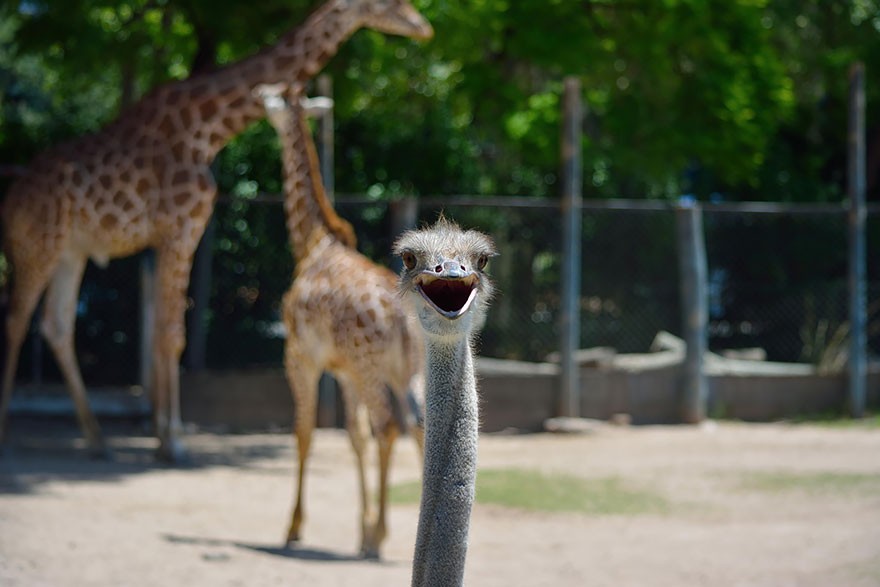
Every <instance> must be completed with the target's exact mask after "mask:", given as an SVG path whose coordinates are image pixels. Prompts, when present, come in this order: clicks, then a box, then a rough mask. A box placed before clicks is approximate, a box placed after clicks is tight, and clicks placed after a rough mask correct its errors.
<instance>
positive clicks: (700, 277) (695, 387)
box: [676, 198, 709, 424]
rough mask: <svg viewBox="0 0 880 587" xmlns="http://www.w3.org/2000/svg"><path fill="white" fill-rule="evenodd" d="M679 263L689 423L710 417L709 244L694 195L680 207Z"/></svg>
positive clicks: (685, 409)
mask: <svg viewBox="0 0 880 587" xmlns="http://www.w3.org/2000/svg"><path fill="white" fill-rule="evenodd" d="M676 229H677V237H678V265H679V275H680V280H681V285H680V289H681V312H682V328H683V330H684V339H685V342H686V343H687V351H686V354H685V359H684V377H683V386H684V390H683V396H682V403H681V415H682V420H684V421H685V422H687V423H689V424H696V423H698V422H701V421H702V420H703V419H704V418H705V417H706V402H707V399H708V395H709V394H708V381H707V379H706V374H705V372H704V369H703V360H704V358H705V356H706V351H707V349H708V333H707V325H708V322H709V318H708V314H709V308H708V299H707V283H706V280H707V275H708V270H707V267H706V244H705V240H704V237H703V213H702V209H701V208H700V205H699V204H698V203H697V202H695V201H693V200H692V199H685V198H682V200H681V202H680V204H679V206H678V208H677V209H676Z"/></svg>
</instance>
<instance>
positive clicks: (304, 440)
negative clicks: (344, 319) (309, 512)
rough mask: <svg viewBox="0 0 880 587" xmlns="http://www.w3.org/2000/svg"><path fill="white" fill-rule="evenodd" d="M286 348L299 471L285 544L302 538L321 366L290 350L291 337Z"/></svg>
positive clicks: (286, 364) (285, 363) (286, 363)
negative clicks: (307, 470)
mask: <svg viewBox="0 0 880 587" xmlns="http://www.w3.org/2000/svg"><path fill="white" fill-rule="evenodd" d="M287 346H288V349H287V351H286V352H285V361H284V366H285V372H286V374H287V381H288V383H289V384H290V390H291V393H292V394H293V404H294V410H295V412H294V426H293V428H294V436H295V438H296V444H297V454H298V456H299V458H298V461H299V463H298V465H299V466H298V471H297V478H296V494H295V496H294V507H293V514H292V516H291V519H290V526H289V527H288V530H287V540H286V544H290V543H292V542H296V541H298V540H299V539H300V538H301V536H302V535H301V529H302V524H303V521H304V519H305V515H304V513H303V512H304V504H305V482H306V468H307V464H308V459H309V450H310V449H311V446H312V433H313V432H314V430H315V419H316V418H317V410H318V379H319V378H320V375H321V372H320V370H319V369H318V368H317V367H315V366H313V365H311V364H310V363H309V362H308V361H307V360H301V359H302V357H301V356H300V355H299V354H297V353H295V352H293V351H292V350H291V348H290V347H291V345H290V337H288V345H287Z"/></svg>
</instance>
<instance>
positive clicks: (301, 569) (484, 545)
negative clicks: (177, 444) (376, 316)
mask: <svg viewBox="0 0 880 587" xmlns="http://www.w3.org/2000/svg"><path fill="white" fill-rule="evenodd" d="M109 432H110V433H111V434H112V436H111V437H110V438H111V446H112V447H113V449H114V458H113V460H111V461H109V462H107V461H92V460H89V459H88V458H87V457H86V455H85V453H84V452H83V450H82V443H81V441H79V440H78V437H77V434H76V430H75V429H74V428H73V426H72V424H71V423H69V422H66V421H53V422H28V421H24V422H22V421H17V422H14V423H13V427H12V431H11V435H10V439H9V443H8V446H7V450H6V453H5V455H4V456H2V457H0V585H4V586H7V587H12V586H43V585H45V586H53V587H54V586H68V585H75V586H81V585H82V586H85V585H88V586H105V585H106V586H113V587H118V586H123V585H124V586H132V587H139V586H143V587H155V586H157V585H175V586H176V585H187V586H201V585H205V586H239V585H241V586H244V585H247V586H263V585H320V586H323V585H327V586H330V585H333V586H337V585H338V586H347V585H351V586H358V587H372V586H376V587H379V586H382V587H387V586H389V585H408V584H409V575H410V563H411V554H412V545H413V543H414V535H415V526H416V519H417V507H416V506H414V505H395V506H394V507H393V508H392V512H391V516H390V525H391V536H390V537H389V540H388V541H387V543H386V545H385V548H384V553H383V555H384V556H383V560H382V561H380V562H370V561H363V560H359V559H358V558H357V556H356V549H357V546H358V544H357V541H358V538H357V531H356V522H357V510H358V503H357V498H356V493H355V477H354V469H353V464H352V463H353V459H352V455H351V451H350V449H349V446H348V442H347V439H346V437H345V436H344V434H341V433H339V432H337V431H320V432H319V434H318V437H317V438H316V440H315V443H314V458H313V460H312V466H311V477H310V479H309V487H308V510H307V516H308V519H307V522H306V527H305V537H304V540H303V543H302V544H301V545H300V546H299V547H297V548H295V549H283V548H281V544H280V543H281V537H282V536H283V535H284V532H285V530H286V525H287V516H288V515H289V511H290V506H291V504H290V501H291V497H292V487H293V469H294V459H295V451H294V449H293V442H292V439H291V438H290V437H289V436H288V435H287V434H281V433H279V434H254V435H223V434H208V433H198V432H197V433H192V434H190V435H189V436H188V443H189V446H190V449H191V452H192V464H191V465H190V466H187V467H183V468H180V467H178V468H173V467H166V466H161V465H157V464H155V463H154V462H153V460H152V448H153V446H154V444H153V441H152V440H151V439H150V438H149V437H147V436H145V435H144V434H143V433H142V432H140V431H138V430H137V429H136V428H133V427H131V426H129V427H122V426H119V425H117V429H110V430H109ZM480 452H481V455H480V467H481V469H483V470H487V469H497V468H505V467H516V468H519V469H535V470H541V471H544V472H548V473H556V472H566V473H569V474H572V475H577V476H582V477H584V478H587V479H608V478H614V479H617V480H618V481H619V482H620V483H621V484H622V485H623V486H626V487H630V488H634V489H639V490H645V491H650V492H652V493H655V494H657V495H659V496H662V497H663V498H664V499H665V500H666V501H667V504H668V507H667V508H666V510H665V511H662V512H659V513H642V514H627V515H602V514H599V515H587V514H572V513H555V514H548V513H534V512H526V511H520V510H515V509H507V508H502V507H499V506H485V505H480V504H478V505H477V506H476V508H475V511H474V516H473V521H472V529H471V546H470V551H469V556H468V566H467V572H466V583H467V584H468V585H473V586H494V585H497V586H502V585H503V586H510V585H516V586H520V585H522V586H533V585H534V586H542V585H548V586H550V585H553V586H600V585H609V586H610V585H614V586H628V585H632V586H644V585H652V586H660V587H663V586H670V587H672V586H675V587H682V586H691V585H712V586H718V585H722V586H746V585H748V586H767V587H771V586H772V587H781V586H816V587H819V586H821V587H827V586H829V585H833V586H869V585H870V586H876V585H880V430H878V429H876V428H874V429H868V428H847V429H835V428H827V427H820V426H810V425H784V424H774V425H746V424H718V425H714V424H710V425H708V426H703V427H700V428H694V427H644V428H614V427H602V428H601V429H599V430H598V431H596V432H595V433H593V434H589V435H581V436H563V435H546V434H541V435H523V436H483V437H482V438H481V445H480ZM395 457H396V461H395V467H394V471H393V479H394V482H395V483H398V482H403V481H407V480H412V479H417V478H418V467H419V460H418V458H417V455H416V451H415V446H414V443H412V442H411V441H410V440H409V439H403V440H402V441H401V442H400V443H399V444H398V448H397V451H396V454H395ZM764 475H771V478H776V477H780V478H782V479H788V480H791V479H801V480H802V483H800V486H799V484H798V483H794V485H795V486H794V487H790V486H787V485H785V484H783V486H782V487H777V488H776V489H773V488H772V487H771V488H769V489H768V488H763V489H762V488H756V487H754V486H752V485H753V483H752V484H751V485H750V483H749V480H750V479H751V480H754V479H755V478H763V477H762V476H764ZM804 479H806V480H807V481H803V480H804ZM810 479H812V480H813V481H812V482H811V481H809V480H810ZM816 480H818V481H816ZM823 480H824V481H823Z"/></svg>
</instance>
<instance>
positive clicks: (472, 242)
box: [394, 217, 497, 338]
mask: <svg viewBox="0 0 880 587" xmlns="http://www.w3.org/2000/svg"><path fill="white" fill-rule="evenodd" d="M394 251H395V253H396V254H397V255H399V256H400V257H401V259H402V260H403V270H402V272H401V275H400V291H401V292H402V293H403V294H404V295H406V296H408V297H410V298H411V299H412V301H413V303H414V304H415V308H416V314H417V316H418V318H419V322H421V325H422V328H423V329H424V330H425V332H426V334H428V335H429V336H432V335H433V336H437V337H443V338H445V337H455V338H459V337H461V336H462V335H469V334H470V333H472V332H474V331H476V330H478V329H479V328H480V326H482V323H483V320H484V317H485V311H486V305H487V303H488V301H489V299H490V298H491V296H492V290H493V287H492V283H491V281H490V280H489V278H488V276H487V275H486V274H485V273H484V270H485V268H486V264H487V263H488V261H489V258H490V257H494V256H495V255H496V254H497V253H496V252H495V246H494V244H493V243H492V241H491V239H489V237H487V236H486V235H484V234H482V233H480V232H477V231H475V230H462V229H461V228H459V227H458V225H457V224H455V223H453V222H450V221H449V220H447V219H445V218H443V217H441V218H440V219H439V220H438V221H437V223H436V224H435V225H434V226H432V227H430V228H427V229H424V230H413V231H409V232H406V233H405V234H403V235H402V236H401V237H400V238H399V239H398V241H397V243H395V246H394Z"/></svg>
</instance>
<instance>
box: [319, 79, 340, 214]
mask: <svg viewBox="0 0 880 587" xmlns="http://www.w3.org/2000/svg"><path fill="white" fill-rule="evenodd" d="M317 85H318V94H320V95H321V96H324V97H326V98H330V99H331V100H332V99H333V78H331V77H330V76H329V75H327V74H326V73H324V74H321V75H319V76H318V80H317ZM334 146H335V145H334V135H333V108H329V109H327V110H326V111H324V113H323V114H321V120H320V122H319V124H318V160H319V161H320V162H321V179H322V180H323V181H324V191H325V192H327V197H328V198H330V201H331V202H332V201H333V196H334V192H335V190H336V180H335V178H334V177H333V165H334V164H335V158H334V152H333V150H334Z"/></svg>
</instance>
